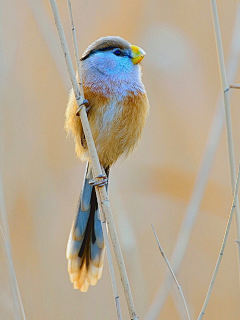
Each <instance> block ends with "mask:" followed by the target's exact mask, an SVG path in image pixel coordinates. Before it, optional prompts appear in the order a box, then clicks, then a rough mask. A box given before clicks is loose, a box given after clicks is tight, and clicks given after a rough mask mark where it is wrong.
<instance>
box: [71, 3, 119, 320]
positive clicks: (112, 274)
mask: <svg viewBox="0 0 240 320" xmlns="http://www.w3.org/2000/svg"><path fill="white" fill-rule="evenodd" d="M68 10H69V16H70V21H71V27H72V36H73V43H74V52H75V58H76V63H77V67H78V78H79V89H80V94H81V96H82V98H83V99H84V91H83V85H82V76H81V70H80V59H79V54H78V46H77V37H76V30H75V26H74V21H73V14H72V6H71V1H70V0H68ZM96 193H97V200H98V203H99V204H100V205H99V210H100V218H101V222H102V229H103V236H104V242H105V246H106V252H107V257H108V265H109V271H110V277H111V282H112V289H113V295H114V299H115V305H116V310H117V317H118V320H122V313H121V306H120V299H119V295H118V291H117V284H116V277H115V273H114V268H113V262H112V256H111V250H110V245H109V241H108V235H107V225H106V218H105V216H104V212H103V209H102V204H101V199H100V194H99V191H98V189H97V188H96Z"/></svg>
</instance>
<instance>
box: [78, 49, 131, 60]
mask: <svg viewBox="0 0 240 320" xmlns="http://www.w3.org/2000/svg"><path fill="white" fill-rule="evenodd" d="M113 49H116V50H115V51H113V53H114V54H115V55H116V56H122V57H123V56H125V53H124V52H123V51H121V50H120V49H118V48H116V47H112V46H109V47H105V48H101V49H97V50H96V49H94V50H91V51H90V52H89V53H88V54H87V55H86V56H84V57H82V58H81V59H80V60H81V61H83V60H85V59H87V58H88V57H89V56H90V55H92V54H94V53H95V52H99V51H111V50H113Z"/></svg>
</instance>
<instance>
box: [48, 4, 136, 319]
mask: <svg viewBox="0 0 240 320" xmlns="http://www.w3.org/2000/svg"><path fill="white" fill-rule="evenodd" d="M49 2H50V5H51V8H52V12H53V15H54V20H55V24H56V27H57V30H58V35H59V38H60V42H61V45H62V50H63V53H64V56H65V61H66V64H67V68H68V72H69V76H70V79H71V82H72V86H73V91H74V94H75V98H76V101H77V104H78V107H79V109H80V118H81V122H82V127H83V131H84V135H85V138H86V141H87V145H88V151H89V156H90V159H91V165H92V167H93V172H94V175H95V177H97V176H100V175H101V174H102V169H101V166H100V163H99V159H98V155H97V151H96V147H95V145H94V141H93V137H92V133H91V129H90V126H89V123H88V118H87V114H86V110H85V108H84V107H82V108H80V107H81V106H82V103H83V97H82V96H81V95H80V91H79V88H78V83H77V80H76V77H75V74H74V69H73V65H72V61H71V58H70V54H69V50H68V46H67V42H66V37H65V34H64V31H63V27H62V23H61V18H60V15H59V12H58V8H57V4H56V1H55V0H49ZM96 190H98V191H97V192H99V197H100V199H101V202H100V203H101V204H102V209H103V212H104V214H105V216H106V219H107V222H108V226H109V232H110V237H111V240H112V244H113V249H114V253H115V256H116V260H117V264H118V268H119V272H120V277H121V280H122V284H123V288H124V293H125V298H126V301H127V306H128V311H129V315H130V318H131V319H133V320H137V319H138V318H137V316H136V312H135V307H134V302H133V297H132V293H131V289H130V284H129V280H128V276H127V272H126V267H125V263H124V260H123V256H122V251H121V247H120V243H119V239H118V235H117V231H116V226H115V223H114V219H113V215H112V211H111V207H110V202H109V200H108V197H107V192H106V188H105V186H103V187H96Z"/></svg>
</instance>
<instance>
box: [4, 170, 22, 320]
mask: <svg viewBox="0 0 240 320" xmlns="http://www.w3.org/2000/svg"><path fill="white" fill-rule="evenodd" d="M1 221H2V226H1V225H0V234H1V235H2V237H3V242H4V244H5V248H6V253H7V260H8V265H9V271H10V276H11V279H10V281H11V290H12V295H13V303H14V306H15V316H16V319H17V320H26V316H25V312H24V308H23V303H22V298H21V294H20V291H19V287H18V282H17V277H16V273H15V270H14V266H13V259H12V250H11V242H10V234H9V228H8V221H7V213H6V207H5V201H4V195H3V187H2V177H1V173H0V222H1Z"/></svg>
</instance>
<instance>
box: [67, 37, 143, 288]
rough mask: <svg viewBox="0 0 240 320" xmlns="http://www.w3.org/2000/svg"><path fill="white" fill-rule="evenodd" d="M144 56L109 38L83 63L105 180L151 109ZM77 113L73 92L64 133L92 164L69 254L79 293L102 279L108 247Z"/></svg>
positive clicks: (100, 41) (89, 50)
mask: <svg viewBox="0 0 240 320" xmlns="http://www.w3.org/2000/svg"><path fill="white" fill-rule="evenodd" d="M144 55H145V52H144V51H143V50H142V49H141V48H139V47H137V46H134V45H131V44H130V43H129V42H127V41H126V40H124V39H122V38H120V37H115V36H108V37H103V38H100V39H98V40H96V41H95V42H93V43H92V44H91V45H90V46H89V47H88V48H87V49H86V51H85V52H84V54H83V56H82V58H81V74H82V81H83V89H84V94H85V98H86V99H87V100H88V103H89V110H88V120H89V124H90V127H91V130H92V135H93V139H94V142H95V145H96V149H97V153H98V156H99V161H100V164H101V166H102V168H103V175H105V174H106V176H107V177H108V175H109V169H110V167H111V166H112V165H113V164H114V163H115V162H116V161H117V159H118V158H119V157H120V156H121V155H123V156H127V155H128V154H129V153H130V152H131V151H132V150H133V149H134V147H135V146H136V144H137V142H138V141H139V139H140V137H141V134H142V129H143V126H144V124H145V120H146V116H147V114H148V109H149V103H148V98H147V95H146V91H145V88H144V85H143V83H142V81H141V67H140V65H139V62H141V60H142V59H143V57H144ZM77 108H78V106H77V103H76V100H75V96H74V93H73V90H71V91H70V96H69V102H68V105H67V109H66V122H65V128H66V130H67V132H71V133H72V135H73V137H74V139H75V150H76V154H77V156H78V157H79V158H80V159H82V160H85V161H87V168H86V173H85V180H84V184H83V188H82V192H81V195H80V199H79V203H78V209H77V215H76V218H75V220H74V222H73V225H72V229H71V232H70V236H69V240H68V245H67V253H66V255H67V259H68V272H69V275H70V280H71V282H72V283H73V285H74V288H76V289H79V290H80V291H83V292H85V291H87V290H88V287H89V285H90V284H91V285H95V284H96V283H97V280H98V279H100V278H101V275H102V270H103V260H104V251H105V247H104V239H103V233H102V226H101V221H100V216H99V210H98V203H97V197H96V193H95V188H94V186H93V185H92V184H90V183H89V182H91V180H92V179H93V178H94V177H93V174H92V168H91V163H90V160H89V155H88V148H87V144H86V140H85V136H84V133H83V129H82V125H81V121H80V117H78V116H76V111H77ZM106 188H107V185H106Z"/></svg>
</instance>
